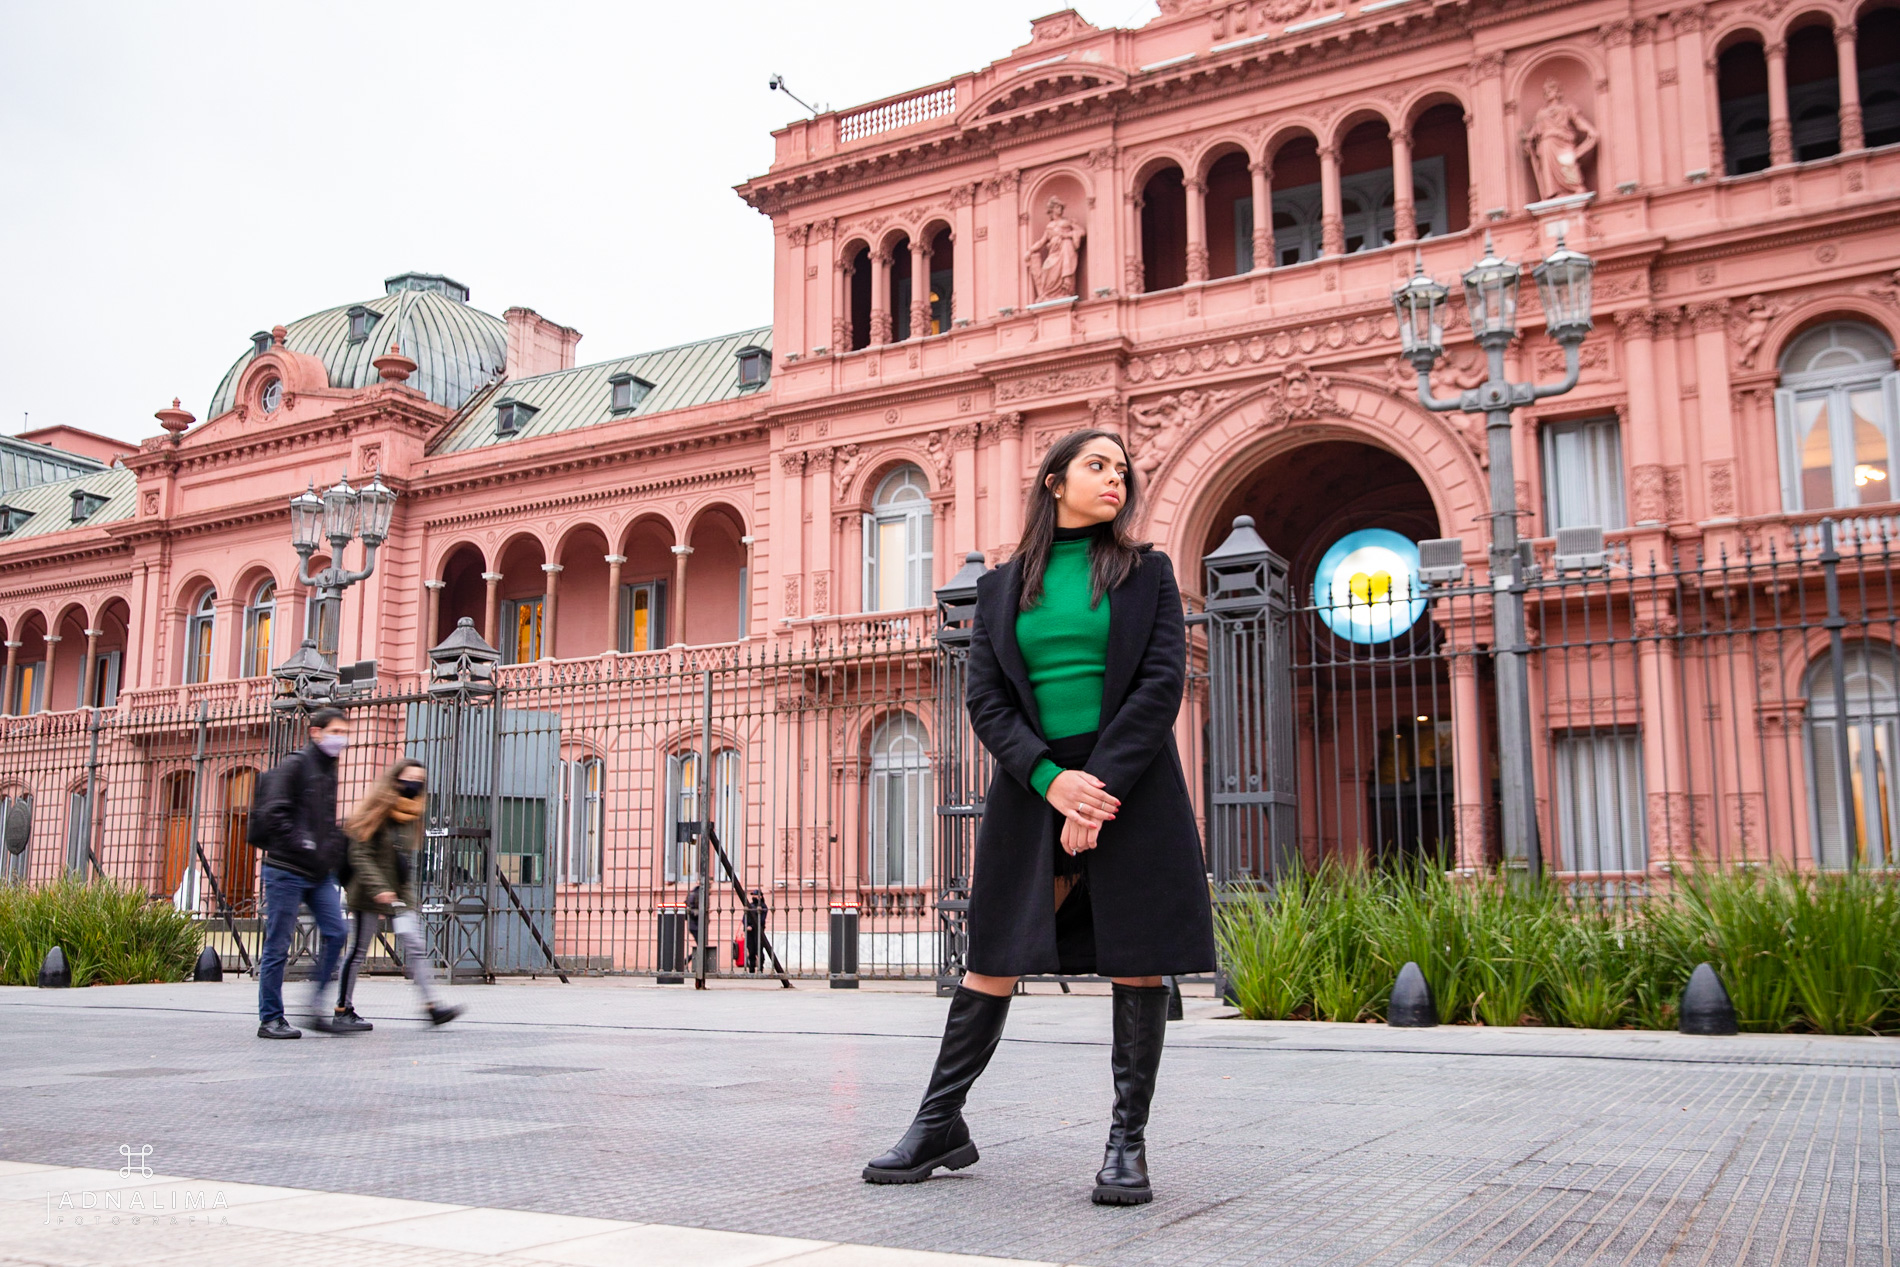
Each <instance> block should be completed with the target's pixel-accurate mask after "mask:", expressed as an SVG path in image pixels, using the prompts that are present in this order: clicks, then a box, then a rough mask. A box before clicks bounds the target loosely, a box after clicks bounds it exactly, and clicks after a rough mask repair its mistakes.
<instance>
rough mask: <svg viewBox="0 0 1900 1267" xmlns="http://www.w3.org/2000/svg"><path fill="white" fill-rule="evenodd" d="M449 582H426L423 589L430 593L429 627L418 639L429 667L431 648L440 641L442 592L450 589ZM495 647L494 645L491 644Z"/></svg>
mask: <svg viewBox="0 0 1900 1267" xmlns="http://www.w3.org/2000/svg"><path fill="white" fill-rule="evenodd" d="M448 584H449V583H448V582H447V581H424V582H423V583H422V588H423V589H425V590H427V591H429V615H428V621H429V626H428V628H427V629H426V630H424V632H423V635H422V636H421V637H420V638H418V639H416V641H417V642H418V643H420V644H421V646H422V665H423V667H424V668H427V667H428V666H429V648H430V647H433V646H434V645H435V644H436V642H437V641H438V640H439V633H438V631H439V630H440V629H441V628H442V591H443V590H445V589H447V588H448ZM489 645H490V646H493V645H494V644H493V643H490V644H489Z"/></svg>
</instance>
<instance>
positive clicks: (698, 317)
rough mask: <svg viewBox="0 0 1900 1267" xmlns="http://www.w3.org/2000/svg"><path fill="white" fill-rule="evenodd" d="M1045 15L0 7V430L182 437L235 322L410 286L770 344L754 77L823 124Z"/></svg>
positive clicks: (963, 61)
mask: <svg viewBox="0 0 1900 1267" xmlns="http://www.w3.org/2000/svg"><path fill="white" fill-rule="evenodd" d="M1060 6H1061V0H957V3H954V4H951V5H943V4H922V3H915V2H914V0H770V2H749V0H740V2H737V3H734V2H731V0H728V2H727V3H722V4H718V5H707V4H692V3H680V2H677V0H664V2H662V0H631V2H625V3H613V4H607V3H599V4H580V3H560V2H547V0H541V2H536V3H529V2H528V0H517V2H516V3H513V4H502V3H485V2H477V0H457V2H456V3H409V2H399V3H381V4H370V3H343V2H338V0H332V2H331V3H326V4H315V3H273V4H260V3H257V2H256V0H248V2H247V3H242V4H215V3H206V2H202V0H177V2H174V3H166V4H152V3H123V4H103V3H85V2H83V0H59V2H58V3H54V2H52V0H0V190H3V191H4V197H0V294H3V295H4V297H5V302H4V304H0V431H4V432H6V433H8V434H14V433H17V432H19V431H20V430H21V429H22V427H23V425H27V424H26V422H25V417H26V415H29V414H30V416H31V418H30V425H32V426H34V427H41V426H51V425H53V424H56V423H66V424H69V425H72V426H77V427H84V428H87V429H88V430H93V431H100V432H104V433H106V434H108V435H113V436H119V437H122V438H126V439H138V438H141V437H144V436H149V435H154V434H158V426H157V424H156V423H155V422H154V421H153V419H152V411H153V410H155V409H158V408H160V407H161V406H163V405H166V404H168V403H169V402H170V401H171V398H172V397H173V396H178V397H182V398H183V400H184V403H185V407H186V408H188V409H190V410H191V411H192V412H193V413H196V414H199V415H200V416H201V417H202V415H203V413H204V410H205V406H206V403H207V402H208V401H209V399H210V397H211V393H212V391H213V389H214V388H215V387H216V386H217V383H218V380H219V378H220V377H222V375H223V374H224V371H225V370H226V369H227V368H228V367H229V366H230V364H231V362H232V361H234V360H236V359H237V358H238V356H239V355H240V354H241V353H243V352H244V350H245V348H246V346H247V341H248V339H249V336H250V334H251V332H252V331H254V330H259V329H265V328H268V327H269V326H272V325H274V324H277V323H279V322H289V321H291V320H294V319H295V318H297V317H300V316H303V315H305V314H307V313H311V312H314V311H317V310H319V309H323V308H328V307H331V306H334V305H336V304H343V303H350V302H353V301H356V300H361V299H367V298H370V297H373V296H375V295H378V294H381V293H382V279H383V278H384V277H386V276H388V275H390V274H393V273H398V272H404V271H407V270H420V271H425V272H436V273H446V274H448V275H449V276H451V277H454V278H456V279H457V280H458V281H461V282H463V283H464V284H466V285H467V286H468V287H469V288H470V291H471V302H473V303H474V304H475V305H476V306H477V307H479V308H482V309H485V310H486V311H488V312H492V313H497V314H498V313H500V312H501V311H502V310H503V309H504V308H507V307H509V306H510V305H513V304H523V305H526V306H528V307H530V308H534V309H536V310H537V311H539V312H541V313H542V314H543V315H545V316H547V317H550V318H552V319H553V320H556V321H559V322H561V323H562V324H564V325H571V326H575V327H577V328H578V329H579V330H580V331H581V332H582V334H583V335H584V336H585V337H584V338H583V339H582V341H581V345H580V357H581V359H582V361H583V362H585V361H598V360H606V359H608V358H609V357H613V356H620V355H625V354H627V353H631V352H637V351H641V350H644V349H648V348H659V347H666V346H669V345H671V344H675V343H681V342H685V341H687V340H690V339H696V338H700V337H703V336H707V335H714V334H719V333H723V332H726V331H730V330H737V329H743V328H745V327H747V326H753V325H763V324H765V323H766V322H768V321H770V320H771V312H772V309H771V263H770V258H771V241H772V238H771V228H770V223H769V222H768V221H767V220H766V219H765V218H764V217H763V216H760V215H759V214H757V213H756V212H754V211H753V210H752V209H751V208H749V207H747V206H746V205H745V204H743V203H742V202H740V201H739V199H738V197H737V196H736V195H734V194H733V192H732V186H733V185H735V184H738V183H739V182H740V181H742V180H744V179H746V178H748V177H750V176H755V175H758V174H760V173H762V172H764V171H765V169H766V167H767V166H768V164H769V163H770V161H771V155H772V141H771V136H770V133H771V130H772V129H773V128H775V127H780V126H783V125H784V124H785V123H786V122H787V121H788V120H790V119H791V118H793V117H796V115H797V113H798V110H797V107H796V106H795V105H794V104H793V103H792V102H791V101H790V100H788V99H787V98H786V97H785V96H783V95H782V94H779V93H774V92H769V91H767V89H766V80H767V78H768V77H769V76H770V75H771V73H772V72H774V71H777V72H780V73H782V74H784V76H785V78H786V81H787V83H788V85H789V86H790V87H791V89H792V90H793V91H794V92H796V93H797V94H798V95H799V96H801V97H803V98H805V100H807V101H811V102H814V103H829V104H831V105H834V106H838V107H845V106H849V105H852V104H855V103H857V102H862V101H868V100H873V99H876V98H878V97H882V96H887V95H890V94H892V93H897V92H902V91H904V90H905V89H908V88H912V87H917V86H921V85H923V84H927V83H930V82H933V81H935V80H939V79H944V78H947V77H949V76H951V75H954V74H957V73H959V72H961V71H965V70H973V69H976V68H978V67H980V66H983V65H985V64H987V63H988V62H990V61H992V60H994V59H996V58H998V57H1001V56H1003V55H1004V54H1005V53H1007V52H1008V51H1009V50H1010V49H1011V48H1013V47H1015V46H1016V45H1018V44H1021V43H1023V42H1024V41H1025V40H1026V39H1027V38H1028V35H1029V20H1030V19H1031V18H1033V17H1037V16H1040V15H1041V14H1043V13H1045V12H1049V11H1052V10H1055V9H1057V8H1059V7H1060ZM1075 7H1076V8H1077V9H1078V10H1080V11H1081V13H1082V15H1083V16H1084V17H1086V18H1088V19H1089V20H1090V21H1092V22H1095V23H1096V24H1097V25H1101V26H1110V25H1124V26H1125V25H1131V24H1139V23H1140V22H1143V21H1146V20H1147V19H1148V18H1149V17H1151V16H1153V14H1154V11H1155V10H1154V3H1153V0H1077V3H1076V5H1075Z"/></svg>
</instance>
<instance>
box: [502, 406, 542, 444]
mask: <svg viewBox="0 0 1900 1267" xmlns="http://www.w3.org/2000/svg"><path fill="white" fill-rule="evenodd" d="M536 412H537V411H536V409H535V407H534V406H533V405H524V404H522V403H521V402H520V401H517V400H504V401H502V402H501V404H500V405H498V406H496V408H495V434H496V435H498V436H511V435H514V434H516V433H517V432H519V431H520V430H521V429H522V428H524V427H526V426H527V425H528V419H530V418H532V417H534V415H535V413H536Z"/></svg>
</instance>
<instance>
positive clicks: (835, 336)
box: [831, 259, 857, 356]
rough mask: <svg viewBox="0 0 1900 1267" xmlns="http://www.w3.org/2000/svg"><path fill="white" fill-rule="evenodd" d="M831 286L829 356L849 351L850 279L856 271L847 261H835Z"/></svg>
mask: <svg viewBox="0 0 1900 1267" xmlns="http://www.w3.org/2000/svg"><path fill="white" fill-rule="evenodd" d="M836 265H837V267H836V268H834V269H833V270H832V272H833V281H832V285H831V303H832V306H831V354H832V355H833V356H836V355H838V354H839V353H840V352H849V351H850V350H851V278H852V275H853V274H854V273H856V271H857V270H856V269H855V268H853V267H852V265H851V261H850V260H849V259H839V260H837V261H836Z"/></svg>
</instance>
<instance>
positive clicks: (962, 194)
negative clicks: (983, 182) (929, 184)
mask: <svg viewBox="0 0 1900 1267" xmlns="http://www.w3.org/2000/svg"><path fill="white" fill-rule="evenodd" d="M950 205H951V208H952V210H953V213H954V214H955V216H956V220H957V224H956V228H955V229H954V230H952V232H951V234H950V241H951V244H952V245H953V246H954V247H955V249H954V250H953V251H952V252H951V255H950V324H951V326H952V327H953V328H954V327H955V325H956V323H957V322H959V321H970V320H973V319H975V316H976V186H975V185H958V186H957V187H956V188H955V189H953V190H951V191H950Z"/></svg>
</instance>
